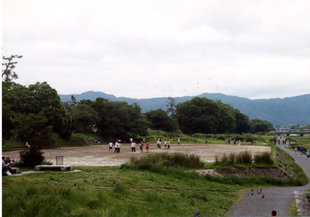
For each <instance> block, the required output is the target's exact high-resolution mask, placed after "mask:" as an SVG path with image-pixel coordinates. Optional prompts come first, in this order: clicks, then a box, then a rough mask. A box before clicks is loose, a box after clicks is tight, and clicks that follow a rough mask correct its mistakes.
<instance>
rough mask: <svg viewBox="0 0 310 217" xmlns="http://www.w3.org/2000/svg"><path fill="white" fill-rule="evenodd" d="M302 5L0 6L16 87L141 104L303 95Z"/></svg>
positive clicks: (309, 6) (305, 31)
mask: <svg viewBox="0 0 310 217" xmlns="http://www.w3.org/2000/svg"><path fill="white" fill-rule="evenodd" d="M309 11H310V2H309V1H306V0H305V1H294V3H292V2H291V1H243V0H239V1H198V0H197V1H191V2H189V1H153V2H148V1H130V2H128V1H121V0H116V1H99V0H93V1H90V2H86V1H80V0H75V1H71V0H66V1H60V0H55V1H48V2H47V1H36V0H23V1H21V0H4V1H3V54H4V55H6V56H8V55H11V54H15V53H18V54H22V55H24V57H23V58H22V59H20V60H19V63H18V65H17V68H16V72H17V73H18V74H19V77H20V78H19V79H18V81H17V82H20V83H22V84H31V83H35V82H36V81H47V82H48V83H49V84H51V86H52V87H54V88H55V89H56V90H57V91H58V93H60V94H70V93H81V92H83V91H88V90H95V91H103V92H106V93H108V94H114V95H116V96H126V97H135V98H150V97H155V96H162V97H166V96H169V95H172V96H183V95H199V94H201V93H203V92H212V93H214V92H221V93H224V94H229V95H238V96H244V97H249V98H260V97H264V98H270V97H275V96H279V95H281V96H283V97H284V96H293V95H299V94H305V93H309V91H308V84H309V82H310V76H308V75H309V72H310V68H309V67H308V66H309V64H310V62H309V54H310V41H309V38H310V25H309V23H310V15H309Z"/></svg>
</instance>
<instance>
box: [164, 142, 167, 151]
mask: <svg viewBox="0 0 310 217" xmlns="http://www.w3.org/2000/svg"><path fill="white" fill-rule="evenodd" d="M164 144H165V149H167V140H165V142H164Z"/></svg>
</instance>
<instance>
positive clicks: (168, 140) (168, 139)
mask: <svg viewBox="0 0 310 217" xmlns="http://www.w3.org/2000/svg"><path fill="white" fill-rule="evenodd" d="M167 144H168V149H170V140H169V139H168V142H167Z"/></svg>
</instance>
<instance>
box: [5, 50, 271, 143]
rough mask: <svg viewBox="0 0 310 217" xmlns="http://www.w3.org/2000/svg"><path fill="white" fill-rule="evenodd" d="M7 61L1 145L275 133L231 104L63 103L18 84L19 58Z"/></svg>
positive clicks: (41, 88)
mask: <svg viewBox="0 0 310 217" xmlns="http://www.w3.org/2000/svg"><path fill="white" fill-rule="evenodd" d="M21 57H22V56H18V55H15V56H11V57H3V60H4V61H5V63H3V66H4V69H3V70H2V140H3V142H4V141H6V140H9V139H10V138H12V137H17V138H19V139H20V140H21V141H22V142H26V141H28V142H29V143H30V144H33V145H37V146H40V145H42V144H44V145H47V146H48V145H51V144H53V143H54V142H55V141H56V139H57V137H60V138H62V139H66V140H70V137H71V135H72V133H73V132H75V133H89V132H93V131H96V132H97V133H98V134H100V135H101V136H102V137H103V138H113V137H117V138H123V139H126V140H127V139H128V138H130V137H136V138H137V137H140V136H146V135H147V131H148V130H149V129H156V130H164V131H168V132H175V131H178V130H181V131H182V132H184V133H186V134H194V133H214V134H216V133H239V134H242V133H255V132H266V131H270V130H273V126H272V124H271V123H269V122H267V121H264V120H259V119H252V120H249V118H248V116H247V115H245V114H242V113H241V112H240V111H239V110H238V109H234V108H233V107H232V106H230V105H229V104H223V103H222V102H221V101H215V100H210V99H207V98H204V97H202V98H200V97H195V98H193V99H191V100H188V101H185V102H183V103H178V104H176V103H175V100H174V98H172V97H169V98H168V100H167V110H166V111H165V110H163V109H157V110H151V111H149V112H146V113H144V114H142V112H141V107H140V106H139V105H138V104H137V103H133V104H128V103H127V102H114V101H109V100H108V99H104V98H102V97H98V98H97V99H96V100H94V101H91V100H80V101H79V102H77V101H76V99H75V98H74V96H72V97H71V100H70V101H68V102H61V101H60V97H59V95H58V93H57V91H56V90H55V89H53V88H52V87H50V86H49V84H48V83H47V82H41V83H40V82H37V83H36V84H31V85H29V86H28V87H27V86H24V85H21V84H17V83H15V82H14V80H16V79H17V78H18V76H17V74H16V73H15V72H14V71H13V70H14V68H15V65H16V64H17V62H14V59H15V58H21Z"/></svg>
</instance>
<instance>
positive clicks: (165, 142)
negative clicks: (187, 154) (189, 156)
mask: <svg viewBox="0 0 310 217" xmlns="http://www.w3.org/2000/svg"><path fill="white" fill-rule="evenodd" d="M161 144H162V143H161V138H157V148H161ZM178 144H180V138H178ZM164 145H165V149H170V148H171V147H170V140H169V139H168V141H167V140H166V139H165V141H164ZM167 146H168V147H167Z"/></svg>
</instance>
